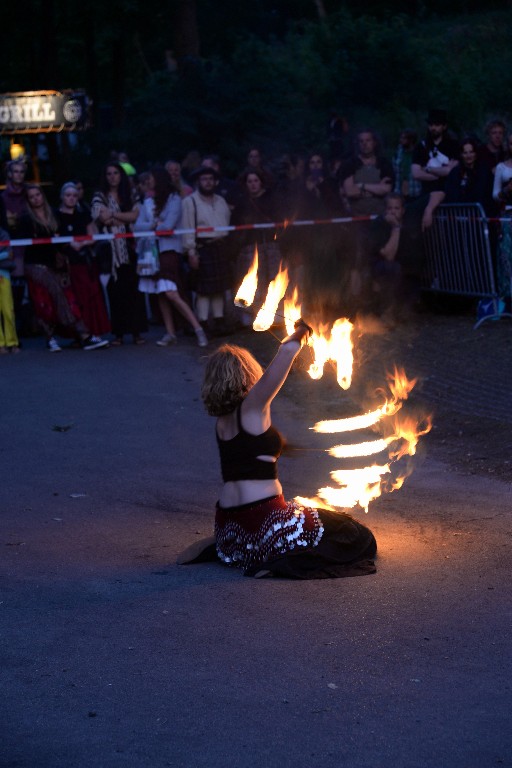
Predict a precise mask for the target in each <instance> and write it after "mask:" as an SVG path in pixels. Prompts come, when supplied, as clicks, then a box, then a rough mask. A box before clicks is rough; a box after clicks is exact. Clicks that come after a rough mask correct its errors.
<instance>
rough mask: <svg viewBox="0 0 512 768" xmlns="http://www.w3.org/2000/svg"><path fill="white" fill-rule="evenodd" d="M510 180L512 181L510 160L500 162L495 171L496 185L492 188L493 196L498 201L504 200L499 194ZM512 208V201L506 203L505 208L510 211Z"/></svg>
mask: <svg viewBox="0 0 512 768" xmlns="http://www.w3.org/2000/svg"><path fill="white" fill-rule="evenodd" d="M509 181H512V165H509V164H508V162H506V163H498V165H497V166H496V170H495V172H494V186H493V188H492V196H493V198H494V199H495V200H496V201H497V202H499V203H501V202H502V201H501V200H500V197H499V195H500V192H501V190H502V189H503V187H504V186H505V185H506V184H508V183H509ZM511 209H512V202H511V203H508V204H507V205H505V210H507V211H508V210H511Z"/></svg>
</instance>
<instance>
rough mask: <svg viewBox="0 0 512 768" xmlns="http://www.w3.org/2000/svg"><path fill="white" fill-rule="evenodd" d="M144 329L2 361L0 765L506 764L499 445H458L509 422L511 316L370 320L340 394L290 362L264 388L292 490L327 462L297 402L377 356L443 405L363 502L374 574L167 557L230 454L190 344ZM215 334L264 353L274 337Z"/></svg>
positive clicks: (197, 531)
mask: <svg viewBox="0 0 512 768" xmlns="http://www.w3.org/2000/svg"><path fill="white" fill-rule="evenodd" d="M159 331H160V329H152V331H151V333H150V334H149V340H148V344H146V345H145V346H143V347H135V346H133V345H128V344H127V345H125V346H123V347H121V348H117V349H107V350H101V351H95V352H82V351H81V350H70V349H65V350H64V352H63V353H62V354H59V355H52V354H50V353H48V352H47V351H46V350H45V349H44V347H43V342H42V340H41V339H38V338H35V339H29V340H26V341H25V343H24V348H23V350H22V352H21V353H20V354H19V355H17V356H12V355H10V356H4V357H3V358H2V359H1V360H0V369H1V370H0V392H1V399H2V403H3V411H2V421H1V424H2V440H1V447H0V451H1V454H0V455H1V462H0V466H1V467H2V483H1V486H0V509H1V517H0V569H1V577H0V589H1V594H0V636H1V652H0V653H1V661H0V668H1V673H0V675H1V691H2V704H1V712H2V716H1V720H0V722H1V726H0V729H1V730H0V766H2V768H7V767H8V768H93V767H94V768H117V767H118V766H119V767H120V766H123V768H126V767H128V768H163V767H164V766H172V768H196V767H197V768H203V766H204V767H206V766H209V767H211V766H229V767H230V768H231V767H233V768H262V767H263V766H265V767H267V766H268V767H269V768H273V767H274V766H276V767H277V766H279V768H283V767H288V766H290V767H292V766H293V768H316V766H318V767H320V766H322V768H340V766H347V768H491V766H492V767H494V766H512V727H511V715H510V713H511V711H512V690H511V687H512V682H511V681H512V678H511V660H512V653H511V644H510V630H511V586H512V577H511V565H510V563H511V561H510V543H511V526H510V522H511V499H512V492H511V485H510V477H509V475H508V474H507V465H506V464H505V463H504V462H508V461H509V460H510V453H509V452H507V451H508V449H506V450H505V449H504V448H503V447H502V450H501V451H498V450H496V451H495V455H494V456H493V458H489V456H488V457H487V459H486V461H485V462H484V463H483V464H482V461H481V460H482V456H480V457H478V456H477V457H476V458H475V459H474V460H471V459H469V458H467V457H461V455H460V454H461V452H462V453H468V452H470V451H473V450H474V449H473V442H474V441H477V442H478V433H479V432H481V433H482V434H485V435H486V436H487V437H488V438H489V440H488V442H489V443H491V442H492V439H491V438H492V436H493V435H495V434H498V435H500V440H501V441H502V446H503V445H505V443H503V441H504V440H506V439H507V436H508V435H509V433H510V409H509V408H507V407H506V406H507V403H509V405H510V400H511V399H512V398H510V387H509V384H507V381H508V382H510V379H507V378H506V376H507V371H508V368H507V366H508V367H510V357H512V356H510V355H509V356H507V355H506V352H507V350H508V351H510V338H511V337H512V327H511V326H510V325H509V326H508V328H507V326H506V323H505V322H501V321H500V323H497V324H492V326H491V324H489V327H488V328H485V327H483V328H482V329H479V330H478V331H473V329H472V319H471V318H469V317H467V316H454V317H433V316H431V315H426V316H424V317H420V318H418V320H417V323H416V325H415V328H414V330H411V329H410V328H408V329H407V330H406V331H402V332H400V331H396V332H388V333H374V334H373V335H372V334H370V335H367V336H365V339H366V341H364V340H362V341H361V347H360V349H361V353H360V354H359V357H358V365H359V369H358V370H359V371H361V373H360V374H359V377H356V381H355V383H354V388H355V389H354V392H355V394H354V395H353V396H352V398H353V399H352V400H350V402H349V401H348V400H347V399H346V398H347V396H346V395H345V394H341V393H340V392H339V391H338V390H337V389H335V388H334V385H333V383H332V380H331V379H329V377H327V376H326V377H325V381H323V382H311V380H309V379H308V378H306V374H305V372H304V370H303V366H301V365H300V364H299V365H298V366H297V367H296V369H294V371H293V373H292V375H291V377H290V379H289V381H288V382H287V383H286V385H285V388H284V390H283V392H282V394H281V395H280V396H279V398H278V399H277V401H276V403H275V407H274V409H273V410H274V420H275V423H276V425H277V426H278V427H279V428H280V429H281V430H282V431H283V432H284V434H285V435H286V437H287V438H288V440H289V441H290V446H291V448H290V450H289V451H287V454H286V455H285V456H283V458H282V459H281V461H280V474H281V478H282V481H283V485H284V487H285V494H286V496H287V497H292V496H294V495H296V494H301V495H312V494H313V493H314V492H315V490H316V488H318V487H319V486H320V485H322V484H325V481H326V479H327V477H326V476H327V475H328V463H327V460H326V458H325V456H326V455H325V453H324V450H323V448H324V447H325V446H324V445H322V444H321V442H319V437H318V436H317V435H315V433H313V432H312V431H311V430H310V429H309V426H311V423H312V420H313V419H315V420H316V419H317V418H321V417H322V414H323V413H325V414H326V416H327V417H328V418H332V417H333V413H336V412H337V411H338V409H339V410H340V411H342V412H345V411H346V410H347V409H348V408H349V406H350V407H353V406H354V404H355V403H356V401H357V400H358V395H359V394H360V392H361V391H362V384H361V382H362V380H363V378H364V376H365V375H367V376H368V377H369V376H370V373H371V376H373V377H374V379H375V381H378V380H379V376H380V371H381V369H382V367H383V364H384V363H383V361H384V359H386V363H387V361H388V360H389V359H391V358H392V357H396V358H397V359H398V358H401V362H404V363H405V364H406V366H407V367H408V368H410V369H411V370H412V372H413V373H414V374H415V375H416V374H418V375H419V376H420V377H421V381H420V382H419V384H418V389H417V391H418V395H417V398H418V401H421V406H422V407H425V405H427V406H431V407H432V411H433V412H434V429H433V430H432V432H431V434H430V435H428V436H427V437H426V438H425V439H424V441H423V443H422V447H421V450H420V451H419V453H418V456H417V457H415V463H414V472H413V474H412V475H411V477H410V478H409V479H408V480H407V482H406V484H405V485H404V487H403V488H402V489H401V490H400V491H399V492H396V493H393V494H390V495H387V496H384V497H382V498H381V499H379V500H377V501H375V502H374V503H373V504H372V505H370V509H369V512H368V514H365V513H364V512H362V511H361V510H359V511H356V512H355V514H356V516H358V517H359V518H361V519H363V520H364V522H365V523H366V524H368V525H369V526H370V527H371V528H372V530H373V531H374V533H375V535H376V538H377V541H378V545H379V554H378V558H377V561H376V564H377V573H376V574H375V575H371V576H363V577H357V578H347V579H339V580H326V581H309V582H308V581H306V582H295V581H285V580H278V579H262V580H254V579H249V578H245V577H244V576H242V575H241V573H240V572H239V571H236V570H231V569H229V568H227V567H225V566H222V565H220V564H215V563H210V564H204V565H194V566H178V565H176V564H175V561H176V556H177V554H178V553H179V552H180V551H181V550H182V549H183V548H184V547H185V546H187V545H188V544H189V543H190V542H191V541H194V540H195V539H197V538H199V537H201V536H206V535H208V534H209V533H210V532H211V530H212V524H213V509H214V503H215V500H216V498H217V493H218V488H219V476H220V473H219V464H218V458H217V455H216V445H215V439H214V434H213V422H212V420H211V419H210V418H209V417H208V416H207V415H206V414H205V412H204V411H203V409H202V406H201V403H200V398H199V388H200V381H201V377H202V370H203V366H204V351H203V350H200V349H198V348H197V347H196V346H195V344H194V340H193V339H187V338H182V339H180V344H179V345H178V346H177V347H175V348H166V349H161V348H158V347H156V346H155V344H154V343H153V342H154V341H155V339H156V338H158V335H159ZM428 339H429V340H430V341H428V342H427V340H428ZM230 341H237V342H239V343H243V344H245V345H247V346H248V347H249V348H254V349H255V351H256V353H257V354H258V355H259V356H260V357H261V359H262V360H263V362H265V359H266V360H268V359H269V356H270V355H271V353H272V349H273V345H274V344H275V343H277V342H275V341H274V340H273V339H272V337H271V336H270V335H268V334H267V335H266V340H265V341H262V337H261V336H258V337H257V338H256V336H255V335H254V334H251V333H249V334H245V335H244V336H240V338H236V337H235V338H232V339H230ZM500 345H501V347H500ZM497 347H500V348H499V349H497ZM473 348H474V349H475V350H476V351H478V352H479V356H477V359H476V362H475V363H474V364H473V365H472V366H471V364H470V363H469V362H468V357H469V360H472V359H473V357H474V355H473ZM457 350H461V357H460V359H459V361H457V359H456V354H457ZM500 350H501V351H500ZM462 351H463V352H464V355H462ZM302 354H304V353H302ZM496 357H497V359H498V365H499V361H500V360H501V361H502V365H501V366H499V368H498V374H497V373H496V371H497V369H496V367H495V363H496V359H495V358H496ZM364 371H368V372H369V373H368V374H364ZM471 383H472V386H473V390H474V396H473V397H472V396H471V395H470V394H468V392H467V387H468V386H469V385H470V384H471ZM483 390H486V392H485V393H484V394H482V395H481V394H480V393H481V392H482V391H483ZM461 392H463V396H462V397H461V394H460V393H461ZM484 395H485V396H484ZM489 396H490V399H489ZM411 399H413V396H411ZM486 403H489V405H488V406H487V405H485V407H486V408H488V409H489V410H488V412H482V410H483V408H484V404H486ZM491 411H492V412H491ZM461 431H462V435H461V434H460V432H461ZM466 437H467V439H466ZM507 445H509V443H508V444H507ZM468 446H469V447H468ZM477 453H478V451H477ZM502 453H504V454H505V456H502ZM483 458H484V459H485V456H484V457H483ZM477 459H478V460H477ZM500 462H501V463H500ZM491 465H492V466H493V467H495V468H496V467H500V469H499V471H497V472H496V473H495V474H492V473H491V474H489V472H488V469H489V467H491Z"/></svg>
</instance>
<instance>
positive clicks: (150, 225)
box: [133, 201, 155, 232]
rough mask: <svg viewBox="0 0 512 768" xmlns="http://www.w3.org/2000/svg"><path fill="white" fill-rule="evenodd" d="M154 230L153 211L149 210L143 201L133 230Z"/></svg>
mask: <svg viewBox="0 0 512 768" xmlns="http://www.w3.org/2000/svg"><path fill="white" fill-rule="evenodd" d="M154 228H155V219H154V216H153V211H152V210H151V209H150V206H149V205H148V204H147V203H146V201H144V203H142V205H141V206H140V208H139V211H138V215H137V221H136V222H135V226H134V228H133V229H134V231H135V232H149V231H150V230H152V229H154Z"/></svg>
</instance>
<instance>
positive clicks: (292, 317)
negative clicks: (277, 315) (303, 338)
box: [284, 287, 302, 334]
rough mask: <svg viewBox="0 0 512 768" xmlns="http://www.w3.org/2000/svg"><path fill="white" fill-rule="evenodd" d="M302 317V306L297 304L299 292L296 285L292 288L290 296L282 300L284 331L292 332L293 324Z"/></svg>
mask: <svg viewBox="0 0 512 768" xmlns="http://www.w3.org/2000/svg"><path fill="white" fill-rule="evenodd" d="M301 317H302V306H301V304H299V292H298V290H297V287H295V288H294V289H293V292H292V296H291V298H288V299H285V300H284V322H285V326H286V333H288V334H292V333H293V331H294V324H295V323H296V322H297V320H299V319H300V318H301Z"/></svg>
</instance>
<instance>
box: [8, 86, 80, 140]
mask: <svg viewBox="0 0 512 768" xmlns="http://www.w3.org/2000/svg"><path fill="white" fill-rule="evenodd" d="M88 109H89V100H88V98H87V96H86V94H85V93H84V92H83V91H65V92H63V93H61V92H59V91H27V92H25V93H3V94H0V134H2V133H3V134H14V133H45V132H53V131H77V130H83V129H84V128H87V127H88V125H89V113H88Z"/></svg>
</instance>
